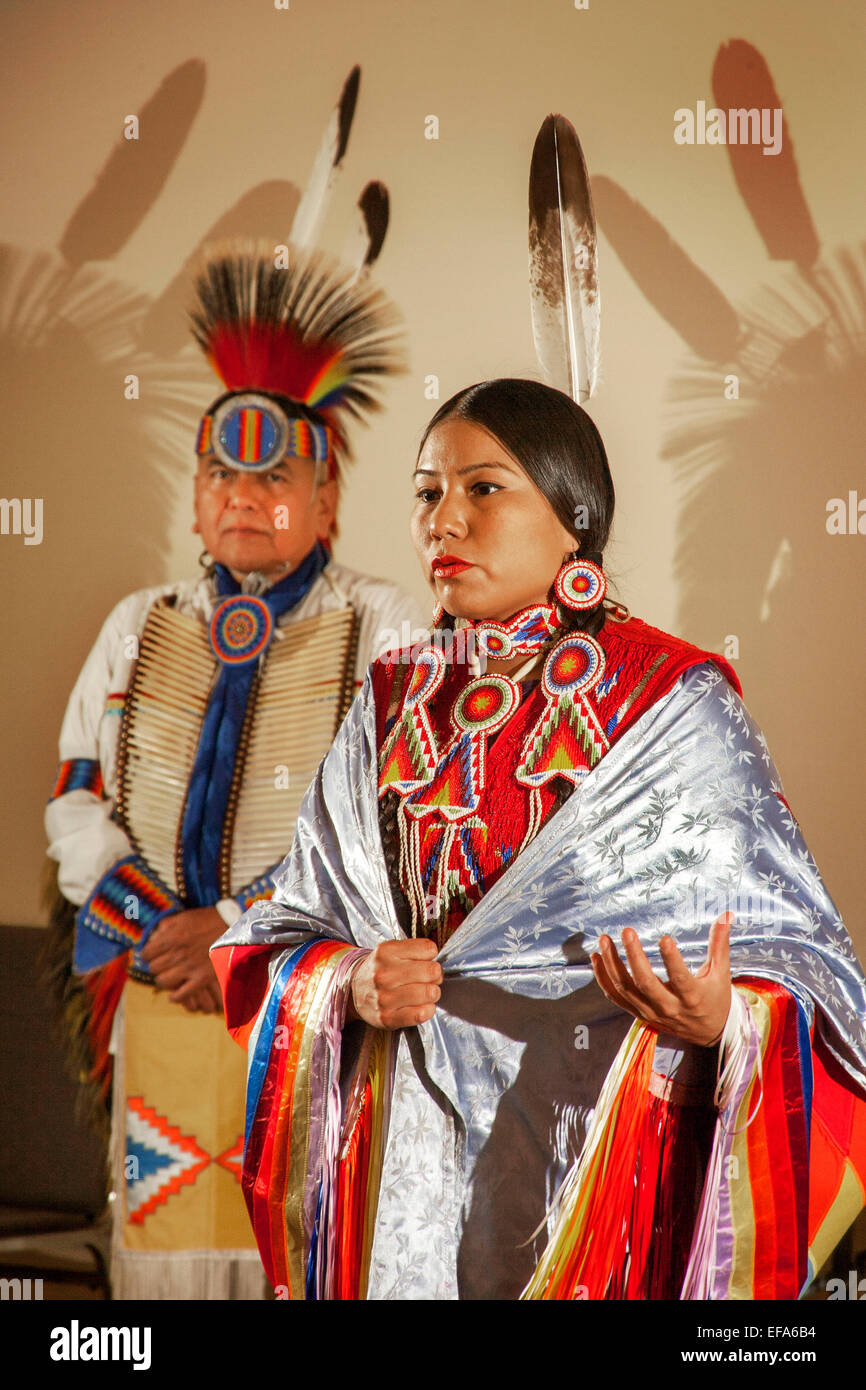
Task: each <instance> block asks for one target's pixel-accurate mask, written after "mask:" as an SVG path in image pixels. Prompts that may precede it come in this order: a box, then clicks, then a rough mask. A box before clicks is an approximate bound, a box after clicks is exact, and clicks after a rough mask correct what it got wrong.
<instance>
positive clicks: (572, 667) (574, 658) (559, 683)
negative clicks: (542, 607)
mask: <svg viewBox="0 0 866 1390" xmlns="http://www.w3.org/2000/svg"><path fill="white" fill-rule="evenodd" d="M603 671H604V652H603V651H602V649H601V647H600V646H599V644H598V643H597V642H596V641H595V639H594V638H593V637H590V636H589V635H588V633H585V632H580V633H576V634H575V635H574V637H566V638H564V640H563V641H561V642H558V643H557V645H556V646H555V647H554V649H553V651H552V652H551V653H550V656H549V657H548V658H547V660H546V661H545V663H544V670H543V672H542V675H541V685H542V689H543V690H544V693H545V695H547V696H548V698H550V699H552V700H558V699H559V698H560V697H561V696H563V695H576V694H578V693H581V694H583V693H585V692H586V691H588V690H591V689H592V688H593V686H594V685H595V684H596V683H597V682H598V681H599V680H600V679H601V675H602V672H603Z"/></svg>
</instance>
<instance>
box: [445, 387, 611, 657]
mask: <svg viewBox="0 0 866 1390" xmlns="http://www.w3.org/2000/svg"><path fill="white" fill-rule="evenodd" d="M454 417H456V418H457V419H460V420H466V421H467V422H468V423H469V424H473V425H481V426H482V428H484V429H486V430H488V431H489V433H490V434H492V435H493V436H494V438H496V439H498V440H499V443H500V444H501V445H502V446H503V448H505V449H507V450H508V452H509V453H510V454H512V455H513V456H514V458H515V459H516V460H517V462H518V463H519V464H520V466H521V468H522V469H523V470H524V472H525V473H526V474H527V476H528V477H529V478H530V479H531V480H532V482H533V483H535V486H536V487H537V488H538V490H539V492H541V493H543V495H544V496H545V497H546V498H547V500H548V502H549V503H550V505H551V507H552V508H553V510H554V512H555V513H556V515H557V517H558V518H559V520H560V521H561V522H562V525H563V526H564V527H565V529H566V530H567V531H569V532H570V533H571V535H573V536H574V538H575V541H576V542H578V545H579V553H580V555H581V556H582V558H584V559H586V560H594V561H595V563H596V564H598V565H600V564H601V563H602V560H603V555H604V547H605V546H606V544H607V540H608V536H609V535H610V528H611V525H612V523H613V510H614V502H615V497H614V490H613V480H612V478H611V476H610V468H609V467H608V462H607V454H606V453H605V449H604V444H603V443H602V440H601V435H600V434H599V432H598V430H597V429H596V427H595V424H594V423H593V421H592V418H591V417H590V416H589V415H588V414H587V413H586V411H585V410H584V409H583V408H582V407H581V406H579V405H577V403H576V402H575V401H573V400H572V399H571V397H570V396H566V395H565V394H564V392H562V391H556V390H554V388H553V387H552V386H544V385H543V384H542V383H541V382H539V381H524V380H522V379H521V378H518V377H500V378H499V379H497V380H496V381H481V382H478V383H477V384H476V385H475V386H467V387H466V388H465V390H463V391H458V392H457V395H456V396H452V397H451V399H450V400H448V401H446V402H445V404H444V405H442V406H440V407H439V409H438V410H437V411H436V414H435V415H434V416H433V419H432V420H431V421H430V423H429V425H428V426H427V428H426V430H425V431H424V436H423V438H422V440H421V444H420V446H419V449H418V454H419V456H420V453H421V450H422V449H423V448H424V445H425V444H426V442H427V439H428V437H429V435H430V434H431V432H432V431H433V430H434V429H435V428H436V426H437V425H441V424H442V423H443V421H445V420H449V419H453V418H454ZM576 548H578V547H576ZM567 616H568V618H569V625H570V626H572V627H577V628H580V629H582V630H583V631H585V632H594V631H598V629H599V628H600V627H601V626H602V623H603V622H604V613H603V610H602V609H601V608H598V609H592V610H590V611H589V612H587V613H584V614H577V613H572V612H571V611H569V613H568V615H567Z"/></svg>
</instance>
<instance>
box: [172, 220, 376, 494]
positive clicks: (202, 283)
mask: <svg viewBox="0 0 866 1390" xmlns="http://www.w3.org/2000/svg"><path fill="white" fill-rule="evenodd" d="M280 249H281V250H282V249H283V248H280ZM288 251H289V254H288V257H285V256H282V257H277V256H275V253H274V248H273V247H268V248H267V249H264V248H255V247H249V248H241V249H238V248H236V247H234V248H229V249H225V248H223V249H217V250H216V251H214V252H213V253H212V254H210V255H209V256H208V258H207V260H206V261H205V263H204V265H203V266H202V268H201V270H200V271H199V273H198V275H197V277H196V281H195V291H196V304H195V307H194V308H193V310H192V312H191V315H190V317H191V319H192V325H193V335H194V337H195V339H196V341H197V342H198V344H199V346H200V347H201V348H202V350H203V351H204V353H205V355H206V357H207V359H208V361H209V362H210V364H211V366H212V367H213V369H214V371H215V372H216V374H217V376H218V377H219V378H220V380H221V381H222V383H223V385H224V386H225V388H226V394H224V395H222V396H221V397H220V398H219V399H218V400H217V401H215V402H214V404H213V405H212V406H211V407H210V409H209V410H208V411H207V412H206V414H205V415H204V417H203V419H202V421H201V424H200V426H199V431H198V438H197V441H196V453H197V454H198V455H199V456H200V457H203V456H205V455H208V454H212V455H214V456H215V457H216V458H218V459H219V460H220V462H221V463H224V464H225V465H226V466H227V467H229V468H237V469H243V470H245V471H248V472H263V471H264V470H265V469H267V468H271V467H273V465H274V464H275V463H277V462H278V461H279V460H280V459H283V458H300V459H309V460H310V461H311V462H313V463H315V464H316V465H317V468H318V477H319V480H320V481H324V480H325V479H330V478H334V479H339V465H340V460H341V459H346V458H348V457H349V452H350V451H349V446H348V442H347V438H346V424H347V421H348V418H350V417H354V418H356V419H360V418H363V416H364V415H365V414H367V413H369V412H371V411H373V410H376V409H378V408H379V406H380V404H381V402H380V400H379V396H378V385H379V382H380V381H381V378H382V377H383V376H386V375H388V374H389V373H393V372H396V371H399V370H400V369H401V368H402V365H403V363H402V351H401V345H400V342H399V338H398V319H397V315H396V312H395V310H394V309H393V307H392V306H391V304H390V303H389V301H388V300H387V299H386V297H385V295H384V294H383V293H382V291H381V290H378V289H375V288H373V287H371V286H370V284H369V282H368V281H366V280H359V279H358V277H357V276H356V275H355V274H354V273H353V272H352V271H346V270H342V269H340V268H339V267H337V266H335V265H334V264H333V263H332V262H329V261H328V260H327V259H326V258H325V257H324V256H323V255H322V254H321V253H320V252H307V251H301V250H298V249H297V248H293V247H289V248H288ZM284 260H285V261H287V263H286V264H284ZM296 406H297V407H298V409H297V410H295V409H294V407H296Z"/></svg>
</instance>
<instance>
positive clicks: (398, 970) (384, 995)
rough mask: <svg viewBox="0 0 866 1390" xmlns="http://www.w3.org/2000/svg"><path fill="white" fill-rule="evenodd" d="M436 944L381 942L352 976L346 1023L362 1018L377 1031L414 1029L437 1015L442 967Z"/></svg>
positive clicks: (420, 939) (418, 939)
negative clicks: (377, 1029)
mask: <svg viewBox="0 0 866 1390" xmlns="http://www.w3.org/2000/svg"><path fill="white" fill-rule="evenodd" d="M436 954H437V950H436V943H435V941H429V940H428V939H427V938H426V937H416V938H413V939H412V940H410V941H381V942H380V943H379V945H378V946H377V947H376V949H375V951H371V952H370V954H369V955H368V956H366V957H365V958H364V960H363V961H362V962H361V964H360V965H359V966H358V968H357V970H356V971H355V973H354V975H353V976H352V992H351V995H350V997H349V1007H348V1010H347V1013H346V1022H347V1023H348V1022H349V1021H350V1020H351V1019H353V1018H362V1019H363V1020H364V1022H365V1023H372V1025H373V1027H374V1028H411V1027H412V1025H413V1024H415V1023H426V1022H427V1021H428V1019H431V1018H432V1017H433V1015H434V1014H435V1012H436V1001H437V999H438V998H439V995H440V994H441V992H442V991H441V990H440V988H439V986H440V985H441V983H442V966H441V965H440V964H439V962H438V961H437V960H436V959H435V956H436Z"/></svg>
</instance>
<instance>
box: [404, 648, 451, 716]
mask: <svg viewBox="0 0 866 1390" xmlns="http://www.w3.org/2000/svg"><path fill="white" fill-rule="evenodd" d="M445 665H446V662H445V653H444V652H443V651H442V649H441V647H434V646H429V647H424V648H423V650H422V651H420V652H419V653H418V659H417V661H416V662H415V669H414V670H413V672H412V679H411V681H410V682H409V688H408V690H407V691H406V697H405V700H404V702H403V704H404V708H405V709H409V710H411V709H414V707H415V706H416V705H417V704H418V703H419V701H420V702H421V703H424V702H426V701H427V700H429V699H430V696H431V695H432V694H433V692H434V691H435V690H437V689H438V687H439V685H440V684H441V682H442V677H443V676H444V674H445Z"/></svg>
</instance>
